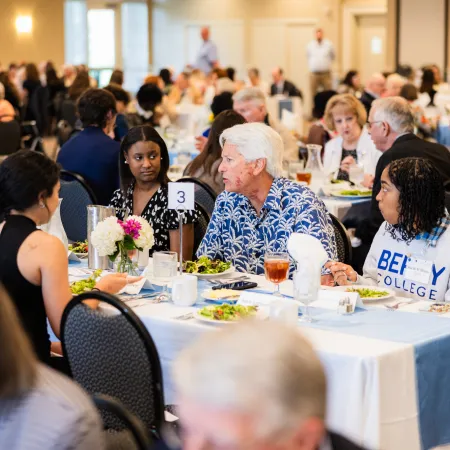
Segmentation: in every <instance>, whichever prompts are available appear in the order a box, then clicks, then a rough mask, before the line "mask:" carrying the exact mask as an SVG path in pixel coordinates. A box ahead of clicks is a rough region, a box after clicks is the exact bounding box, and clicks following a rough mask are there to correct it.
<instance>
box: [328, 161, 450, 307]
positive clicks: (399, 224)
mask: <svg viewBox="0 0 450 450" xmlns="http://www.w3.org/2000/svg"><path fill="white" fill-rule="evenodd" d="M377 201H378V205H379V207H380V211H381V213H382V214H383V217H384V220H385V222H384V223H383V224H382V225H381V227H380V229H379V230H378V233H377V234H376V236H375V238H374V240H373V243H372V246H371V248H370V251H369V254H368V255H367V259H366V261H365V264H364V269H363V276H359V275H357V273H356V272H355V271H354V270H353V268H352V267H350V266H347V265H346V264H341V263H338V262H330V263H328V264H327V265H326V267H328V268H329V269H330V270H331V272H332V274H333V276H334V280H335V282H336V283H337V284H339V285H347V284H352V283H356V284H366V285H367V284H369V285H379V286H385V287H388V288H391V289H393V290H395V291H396V292H397V293H398V295H399V296H402V297H411V298H416V299H420V300H432V301H450V286H449V277H450V230H449V228H448V227H449V224H450V216H449V214H448V212H447V210H446V209H445V191H444V185H443V182H442V178H441V176H440V174H439V172H438V171H437V169H435V167H434V166H433V165H432V164H431V163H430V162H428V161H427V160H425V159H421V158H404V159H398V160H396V161H394V162H392V163H391V164H390V165H388V166H387V167H386V168H385V169H384V171H383V173H382V175H381V190H380V192H379V194H378V195H377Z"/></svg>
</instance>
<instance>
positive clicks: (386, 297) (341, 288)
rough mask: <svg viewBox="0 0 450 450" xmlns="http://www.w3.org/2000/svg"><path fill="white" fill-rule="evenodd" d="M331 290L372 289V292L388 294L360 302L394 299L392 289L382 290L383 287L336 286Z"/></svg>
mask: <svg viewBox="0 0 450 450" xmlns="http://www.w3.org/2000/svg"><path fill="white" fill-rule="evenodd" d="M331 289H335V290H336V291H344V292H345V291H347V289H372V290H373V291H375V290H376V291H386V292H388V294H387V295H383V297H372V298H367V297H366V298H362V297H361V300H362V302H363V303H364V302H378V301H380V300H386V299H388V298H391V297H395V291H393V290H392V289H388V288H384V287H380V286H368V285H359V284H354V285H351V286H336V287H334V288H331Z"/></svg>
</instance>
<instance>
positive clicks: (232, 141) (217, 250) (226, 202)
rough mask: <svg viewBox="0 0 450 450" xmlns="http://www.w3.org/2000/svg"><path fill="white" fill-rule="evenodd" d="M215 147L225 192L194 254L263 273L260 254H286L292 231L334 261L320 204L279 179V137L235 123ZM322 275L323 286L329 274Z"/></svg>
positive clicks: (327, 223)
mask: <svg viewBox="0 0 450 450" xmlns="http://www.w3.org/2000/svg"><path fill="white" fill-rule="evenodd" d="M220 144H221V146H222V163H221V164H220V166H219V172H220V173H222V176H223V181H224V184H225V191H224V192H222V194H220V195H219V196H218V197H217V200H216V205H215V208H214V212H213V215H212V218H211V222H210V224H209V227H208V230H207V232H206V235H205V237H204V239H203V241H202V243H201V245H200V247H199V249H198V251H197V256H201V255H206V256H208V257H210V258H217V259H221V260H223V261H231V262H232V263H233V264H234V266H235V267H236V268H237V270H239V271H241V272H248V273H254V274H263V273H264V255H265V253H266V252H268V251H270V252H286V251H287V250H286V249H287V240H288V238H289V236H290V235H291V233H294V232H297V233H305V234H309V235H311V236H314V237H316V238H317V239H319V240H320V241H321V242H322V244H323V246H324V248H325V250H326V251H327V253H328V256H329V257H330V259H333V258H335V257H336V243H335V237H334V231H333V226H332V223H331V219H330V216H329V214H328V213H327V211H326V209H325V205H324V204H323V203H322V201H320V200H319V199H318V198H317V197H316V195H315V194H314V193H313V192H312V191H311V190H310V189H309V188H307V187H305V186H302V185H300V184H298V183H295V182H293V181H290V180H287V179H286V178H282V177H280V175H281V161H282V154H283V142H282V140H281V137H280V136H279V134H278V133H276V132H275V131H274V130H273V129H272V128H270V127H269V126H267V125H264V124H262V123H246V124H242V125H235V126H234V127H232V128H229V129H228V130H225V131H224V132H223V133H222V135H221V136H220ZM291 266H292V265H291ZM293 269H294V268H293V267H291V275H292V271H293ZM323 274H324V276H323V277H322V282H323V283H327V282H328V281H329V280H328V277H329V275H325V272H323Z"/></svg>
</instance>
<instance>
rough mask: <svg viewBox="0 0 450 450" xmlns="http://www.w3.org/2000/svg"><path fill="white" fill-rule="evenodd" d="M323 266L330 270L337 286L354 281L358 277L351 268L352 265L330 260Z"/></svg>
mask: <svg viewBox="0 0 450 450" xmlns="http://www.w3.org/2000/svg"><path fill="white" fill-rule="evenodd" d="M325 268H326V269H329V270H331V274H332V275H333V278H334V281H335V282H336V283H337V284H339V286H346V285H348V284H350V283H354V282H355V281H356V280H357V279H358V275H357V273H356V272H355V271H354V270H353V267H351V266H349V265H347V264H343V263H340V262H337V261H330V262H327V263H326V264H325Z"/></svg>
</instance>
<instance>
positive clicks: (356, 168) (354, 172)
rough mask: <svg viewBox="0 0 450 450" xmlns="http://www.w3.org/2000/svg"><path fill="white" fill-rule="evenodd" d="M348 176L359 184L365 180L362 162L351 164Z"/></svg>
mask: <svg viewBox="0 0 450 450" xmlns="http://www.w3.org/2000/svg"><path fill="white" fill-rule="evenodd" d="M348 178H349V180H350V181H352V182H353V183H355V184H356V185H357V186H360V185H361V183H362V182H363V181H364V167H363V166H362V165H361V164H353V165H351V166H350V168H349V172H348Z"/></svg>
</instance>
